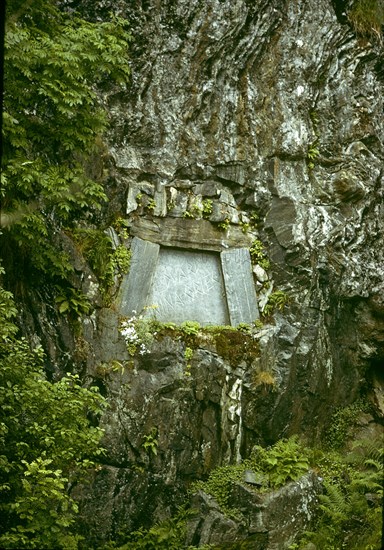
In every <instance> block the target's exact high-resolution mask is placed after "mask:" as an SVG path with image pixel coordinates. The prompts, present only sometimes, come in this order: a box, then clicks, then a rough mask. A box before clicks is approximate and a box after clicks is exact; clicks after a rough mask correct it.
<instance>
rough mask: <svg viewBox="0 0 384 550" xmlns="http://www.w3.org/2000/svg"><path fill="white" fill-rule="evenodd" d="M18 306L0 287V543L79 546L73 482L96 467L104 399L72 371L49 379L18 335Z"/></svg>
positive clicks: (39, 352) (39, 360) (34, 351)
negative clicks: (71, 493)
mask: <svg viewBox="0 0 384 550" xmlns="http://www.w3.org/2000/svg"><path fill="white" fill-rule="evenodd" d="M15 312H16V310H15V307H14V304H13V301H12V296H11V295H10V293H9V292H7V291H5V290H3V289H0V472H1V473H0V493H1V499H0V500H1V504H0V515H1V518H2V522H1V527H0V546H1V548H65V549H71V548H73V549H75V548H77V543H78V540H79V537H77V536H76V535H75V534H74V533H73V526H74V517H75V514H76V512H77V506H76V503H75V502H74V501H73V499H72V498H71V497H70V496H69V494H68V488H69V485H70V484H73V483H74V482H75V481H76V480H77V479H78V478H79V476H81V475H82V474H84V473H86V472H87V471H88V470H89V469H90V468H93V467H94V463H93V458H95V457H96V456H98V455H99V454H100V453H101V452H102V450H101V449H100V447H99V444H100V439H101V436H102V431H101V430H100V429H99V428H98V427H97V426H94V425H92V419H96V416H97V415H98V414H99V413H100V412H101V411H102V409H103V407H104V399H103V398H102V397H101V396H100V395H99V394H98V392H97V390H96V389H95V388H90V389H85V388H82V387H81V386H80V384H79V380H78V378H77V377H76V376H73V375H70V374H67V376H65V377H64V378H62V379H61V380H60V381H59V382H57V383H51V382H49V381H48V380H47V379H46V377H45V375H44V371H43V367H42V363H43V351H42V349H41V348H40V347H36V348H35V349H31V348H30V346H29V345H28V343H27V342H26V341H25V340H24V339H22V338H21V339H20V338H16V336H15V334H16V327H15V325H14V324H13V323H12V316H13V315H14V314H15Z"/></svg>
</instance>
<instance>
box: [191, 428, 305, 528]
mask: <svg viewBox="0 0 384 550" xmlns="http://www.w3.org/2000/svg"><path fill="white" fill-rule="evenodd" d="M309 468H310V451H309V449H307V448H306V447H304V446H303V445H302V444H301V443H300V442H299V440H298V438H297V437H296V436H292V437H291V438H289V439H282V440H280V441H278V442H277V443H276V444H275V445H273V446H271V447H268V448H263V447H261V446H259V445H256V446H255V447H254V448H253V450H252V453H251V456H250V457H249V458H248V459H245V460H243V461H242V462H241V464H236V465H232V466H221V467H219V468H216V469H215V470H213V471H212V472H211V473H210V475H209V477H208V479H207V480H206V481H198V482H196V483H195V484H194V485H193V488H192V490H193V491H194V492H195V491H197V490H202V491H204V492H206V493H208V494H210V495H212V496H213V497H214V498H215V499H216V501H217V502H218V504H219V506H220V508H221V510H222V511H223V512H224V513H225V514H226V515H228V516H230V517H234V518H237V519H240V518H241V512H240V511H239V510H238V509H236V506H235V503H234V502H233V500H232V498H231V490H232V487H233V485H234V484H235V483H245V481H244V475H245V473H246V471H247V470H248V471H250V472H252V474H254V475H255V478H256V480H257V483H258V489H257V491H258V492H266V491H269V490H272V489H277V488H279V487H282V486H283V485H285V484H286V483H288V482H289V481H294V480H296V479H298V478H300V477H301V476H302V475H304V474H305V473H306V472H308V470H309ZM248 487H249V488H254V487H255V486H254V485H249V484H248Z"/></svg>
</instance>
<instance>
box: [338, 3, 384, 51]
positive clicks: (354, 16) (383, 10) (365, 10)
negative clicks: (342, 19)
mask: <svg viewBox="0 0 384 550" xmlns="http://www.w3.org/2000/svg"><path fill="white" fill-rule="evenodd" d="M347 16H348V20H349V21H350V23H351V24H352V27H353V29H354V31H355V32H356V33H357V34H359V35H362V36H367V37H369V38H374V39H375V40H377V41H379V42H380V43H382V42H383V36H382V34H383V33H382V27H383V25H384V4H383V2H382V0H354V2H353V3H352V7H351V8H350V9H349V10H348V12H347Z"/></svg>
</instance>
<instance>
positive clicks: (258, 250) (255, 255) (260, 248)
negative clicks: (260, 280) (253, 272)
mask: <svg viewBox="0 0 384 550" xmlns="http://www.w3.org/2000/svg"><path fill="white" fill-rule="evenodd" d="M249 253H250V254H251V260H252V262H254V263H256V264H258V265H259V266H260V267H262V268H263V269H265V270H266V271H267V270H268V269H269V268H270V262H269V260H268V257H267V254H266V252H265V249H264V245H263V243H262V242H261V241H260V240H259V239H255V240H254V241H253V242H252V245H251V247H250V249H249Z"/></svg>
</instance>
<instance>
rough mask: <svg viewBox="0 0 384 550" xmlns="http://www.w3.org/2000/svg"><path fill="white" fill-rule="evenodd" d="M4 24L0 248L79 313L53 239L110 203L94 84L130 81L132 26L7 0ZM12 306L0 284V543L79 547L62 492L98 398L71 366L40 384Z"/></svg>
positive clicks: (37, 355)
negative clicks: (105, 186)
mask: <svg viewBox="0 0 384 550" xmlns="http://www.w3.org/2000/svg"><path fill="white" fill-rule="evenodd" d="M5 31H6V32H5V59H4V106H3V107H4V112H3V128H2V129H3V141H2V143H3V156H2V159H1V163H2V166H1V225H2V227H3V232H2V233H1V234H0V239H1V245H2V246H1V249H2V253H3V254H5V255H7V253H8V256H12V257H13V258H14V261H15V262H16V264H17V266H16V268H19V269H20V268H22V269H24V270H25V274H27V273H28V275H31V274H32V273H33V272H35V273H38V274H39V273H40V274H44V275H46V276H47V277H49V279H50V280H51V282H53V283H54V284H55V285H57V288H58V298H57V301H59V303H58V307H59V308H61V309H62V310H63V309H64V308H65V307H69V306H66V305H65V304H66V303H68V304H71V307H72V309H75V310H76V313H77V314H81V313H84V308H85V309H86V307H87V304H86V303H85V302H84V303H83V302H82V301H79V296H78V293H77V294H76V291H75V290H74V289H71V287H70V286H69V285H68V278H69V277H70V274H71V271H72V270H73V267H72V266H71V265H70V262H69V260H68V258H67V257H66V255H65V253H64V251H61V250H60V246H58V240H57V239H56V236H57V234H58V233H59V232H60V230H61V229H62V228H63V227H67V228H70V227H71V226H73V225H74V222H75V221H76V220H78V218H79V217H80V216H82V215H83V214H85V213H89V212H90V211H91V210H92V209H95V208H96V209H97V208H99V207H100V205H101V203H102V201H104V200H106V196H105V193H104V190H103V186H102V183H103V173H102V163H101V162H100V158H101V156H102V154H103V147H104V146H103V138H102V134H103V132H104V130H105V129H106V127H107V122H108V120H107V115H106V111H105V109H104V108H103V104H102V95H101V94H100V91H99V90H100V87H102V86H104V89H105V88H106V87H108V86H109V87H111V86H114V85H118V86H119V87H120V88H121V87H122V86H123V87H125V85H126V83H127V81H128V78H129V65H128V57H127V54H128V45H129V41H130V36H129V33H128V31H127V23H126V21H124V20H121V19H118V18H114V17H112V18H111V20H110V21H109V22H102V23H100V22H97V23H91V22H88V21H85V20H84V19H81V18H79V17H78V16H77V15H76V13H74V12H72V13H69V12H68V11H65V10H62V9H61V6H60V2H58V1H55V0H33V2H24V1H21V0H8V2H7V12H6V26H5ZM6 264H7V265H8V266H9V267H11V266H10V265H9V258H7V262H6ZM13 267H14V268H15V266H13ZM3 275H4V271H3V270H2V269H1V268H0V279H1V277H2V276H3ZM12 275H15V272H14V273H8V276H10V277H12ZM76 300H77V301H76ZM66 301H67V302H66ZM15 314H16V308H15V305H14V302H13V297H12V294H11V293H10V292H8V291H6V290H5V289H4V288H3V287H2V286H1V285H0V411H1V412H0V471H1V474H0V476H1V477H0V492H1V504H0V516H1V518H2V521H1V527H0V546H1V548H65V549H71V548H73V549H74V548H77V546H78V542H79V540H80V537H78V536H77V535H76V533H75V529H74V526H75V519H74V518H75V515H76V512H77V505H76V503H75V502H74V501H73V499H72V498H71V497H70V494H69V489H70V487H71V486H73V485H74V484H75V483H76V482H77V480H78V479H80V478H81V477H82V476H83V475H84V474H85V473H86V472H88V471H89V470H90V469H91V470H92V469H93V468H94V467H95V466H94V462H93V460H94V458H95V457H96V456H98V455H99V454H100V453H101V452H102V450H101V449H100V439H101V436H102V431H101V430H100V429H99V428H98V427H97V416H98V414H99V413H100V412H101V411H102V409H103V407H104V404H105V403H104V399H103V398H102V397H101V396H100V395H99V394H98V392H97V390H96V389H95V388H90V389H85V388H83V387H82V386H81V385H80V381H79V379H78V378H77V377H76V376H73V375H71V374H67V375H66V376H64V377H63V378H62V379H61V380H60V381H58V382H56V383H52V382H50V381H49V380H47V379H46V377H45V374H44V370H43V357H44V353H43V350H42V349H41V348H40V347H36V348H34V349H31V347H30V345H29V344H28V343H27V341H26V340H24V339H22V338H19V337H17V327H16V326H15V324H14V323H13V317H14V316H15Z"/></svg>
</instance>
